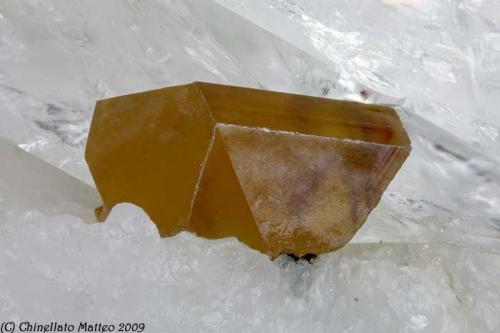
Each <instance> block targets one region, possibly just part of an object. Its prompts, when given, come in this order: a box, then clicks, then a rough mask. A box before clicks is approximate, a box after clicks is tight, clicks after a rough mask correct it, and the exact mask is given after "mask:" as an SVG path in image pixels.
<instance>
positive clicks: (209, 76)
mask: <svg viewBox="0 0 500 333" xmlns="http://www.w3.org/2000/svg"><path fill="white" fill-rule="evenodd" d="M499 12H500V3H499V2H498V1H493V0H490V1H487V0H483V1H481V0H464V1H454V0H452V1H430V0H405V1H403V0H399V1H398V0H384V1H379V0H367V1H364V0H359V1H352V0H345V1H335V3H334V4H333V3H332V2H331V1H328V0H324V1H299V0H278V1H270V0H269V1H267V0H255V1H254V0H252V1H235V0H234V1H230V0H217V1H213V0H208V1H180V0H170V1H167V0H165V1H163V0H162V1H160V0H151V1H148V2H139V1H118V0H117V1H114V0H111V1H106V2H103V1H99V0H88V1H58V0H45V1H33V0H17V1H14V0H12V1H3V2H2V5H1V11H0V105H1V108H0V110H1V111H0V136H2V137H7V138H8V139H9V140H11V141H13V142H15V143H16V144H18V145H19V146H20V147H21V148H23V149H25V150H27V151H29V152H31V153H33V154H35V155H37V156H39V157H41V158H43V159H44V160H46V161H48V162H49V163H51V164H52V165H54V166H56V167H58V168H60V169H62V170H64V171H67V172H69V173H71V174H72V175H74V176H77V177H78V178H80V179H82V180H84V181H85V182H88V183H91V181H90V179H91V178H90V175H89V173H88V171H87V169H86V166H85V162H84V160H83V147H84V143H85V140H86V136H87V131H88V128H89V124H90V117H91V110H92V109H93V106H94V102H95V100H97V99H102V98H105V97H111V96H116V95H122V94H126V93H131V92H137V91H144V90H149V89H154V88H161V87H165V86H170V85H176V84H181V83H187V82H191V81H196V80H202V81H213V82H220V83H230V84H235V85H247V86H250V87H260V88H266V89H273V90H282V91H289V92H298V93H305V94H310V95H318V96H326V97H334V98H343V99H351V100H356V101H361V102H365V101H366V102H380V103H395V104H398V105H399V106H400V107H399V113H400V117H401V118H402V120H403V122H404V125H405V127H406V128H407V129H408V131H409V133H410V136H411V140H412V146H413V149H412V154H411V155H410V157H409V159H408V160H407V162H406V163H405V165H404V167H403V168H402V170H401V172H400V173H399V174H398V175H397V177H396V179H395V180H394V182H393V183H392V184H391V186H390V187H389V188H388V191H387V192H386V194H385V195H384V196H383V198H382V201H381V203H380V205H379V206H378V207H377V209H375V210H374V211H373V213H372V214H371V215H370V218H369V219H368V221H367V222H366V224H365V225H364V226H363V228H361V230H360V231H359V233H358V234H357V235H356V237H355V239H354V240H353V241H354V243H360V242H362V243H367V242H368V243H371V244H370V245H368V244H354V243H353V244H352V245H350V246H353V247H357V248H358V249H363V248H364V247H365V246H367V247H366V250H362V251H361V252H346V251H347V249H346V250H342V251H341V252H338V253H332V254H329V255H327V256H324V257H323V256H322V257H321V258H320V259H319V260H318V261H317V262H316V263H315V264H313V265H305V264H304V263H300V264H295V263H293V262H289V261H287V259H286V258H281V257H280V258H278V259H277V261H275V262H270V261H269V260H268V259H267V258H266V257H265V256H263V255H261V254H259V253H257V252H252V251H250V250H248V249H247V248H246V247H244V246H243V245H241V244H239V243H237V242H236V241H235V240H234V239H229V240H219V241H206V240H202V239H199V238H195V237H193V236H192V235H190V234H181V235H179V236H177V237H175V238H172V239H168V240H160V239H159V238H158V234H157V233H156V231H155V229H154V228H153V224H152V223H151V222H149V221H148V219H146V218H144V216H143V215H141V214H142V213H141V214H139V215H140V216H141V217H137V218H134V217H133V216H135V215H133V214H134V213H132V212H130V211H128V208H127V209H125V210H123V212H121V213H120V211H117V212H116V213H117V214H118V215H116V218H115V219H114V220H112V221H111V222H110V223H105V224H97V225H85V224H83V223H80V222H79V221H78V219H77V218H76V217H75V216H68V215H64V216H59V217H50V218H48V217H45V216H43V215H42V214H41V213H37V212H36V211H34V210H33V208H36V207H35V206H33V205H29V206H27V207H25V211H24V213H22V212H19V211H10V212H4V211H2V212H1V213H0V214H1V215H0V220H1V223H0V228H1V230H2V231H1V232H0V266H1V267H2V269H1V271H0V317H1V318H2V320H3V318H11V319H13V320H52V319H60V320H73V319H74V320H77V319H78V320H85V319H89V320H92V319H94V320H99V319H100V318H104V317H106V318H111V319H113V318H118V317H119V316H123V317H126V319H135V318H137V319H140V320H144V321H145V322H146V323H147V324H148V325H149V327H151V331H152V332H165V331H179V330H183V331H192V332H195V331H200V330H205V331H217V330H219V331H229V332H230V331H235V330H242V331H243V330H244V329H246V330H247V331H268V332H279V331H286V332H290V331H298V332H304V331H307V332H311V331H314V332H315V331H332V330H333V331H335V330H337V331H342V330H345V331H351V332H365V331H367V330H369V331H374V332H377V331H378V332H399V331H403V332H404V331H406V332H439V331H451V332H471V331H472V332H498V331H499V329H500V323H499V319H498V313H500V305H499V304H500V302H499V290H500V288H499V286H498V276H499V272H498V270H499V267H500V264H499V262H498V254H499V253H500V242H499V238H500V227H499V226H500V220H499V216H500V200H499V198H500V185H499V184H500V176H499V171H498V170H500V165H499V162H498V156H499V154H498V152H499V147H500V145H499V115H500V113H498V112H497V111H498V110H497V108H498V104H499V102H500V88H499V86H500V84H499V81H498V80H499V77H500V38H499V30H500V16H499V15H498V13H499ZM0 163H2V164H5V163H11V164H8V165H14V164H12V162H6V161H5V160H4V159H3V158H2V159H1V160H0ZM54 177H56V176H55V175H54ZM18 179H20V180H23V178H22V177H20V178H18ZM54 182H56V181H55V180H54ZM11 184H12V185H9V187H7V188H5V187H4V188H1V191H2V192H1V193H0V197H2V198H4V197H6V196H7V195H6V194H7V192H10V193H13V192H12V189H11V188H10V187H12V186H15V185H14V184H13V183H11ZM19 186H21V187H23V188H29V186H28V187H26V186H25V184H20V185H19ZM40 209H41V208H40ZM50 209H51V208H50V207H48V210H50ZM41 210H42V211H45V210H44V209H41ZM120 214H122V215H120ZM112 215H113V213H112ZM380 241H383V244H380ZM388 243H391V244H388ZM392 243H397V244H394V245H393V244H392ZM356 299H357V300H356Z"/></svg>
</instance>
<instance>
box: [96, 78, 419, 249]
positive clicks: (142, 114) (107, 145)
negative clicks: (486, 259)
mask: <svg viewBox="0 0 500 333" xmlns="http://www.w3.org/2000/svg"><path fill="white" fill-rule="evenodd" d="M409 152H410V141H409V139H408V136H407V135H406V132H405V130H404V128H403V127H402V125H401V122H400V120H399V117H398V116H397V114H396V113H395V112H394V110H393V109H391V108H389V107H384V106H375V105H367V104H360V103H353V102H343V101H336V100H328V99H324V98H314V97H307V96H303V95H295V94H285V93H277V92H270V91H263V90H257V89H248V88H240V87H233V86H226V85H217V84H208V83H201V82H197V83H193V84H189V85H184V86H176V87H170V88H165V89H160V90H155V91H150V92H144V93H138V94H133V95H128V96H122V97H115V98H111V99H107V100H102V101H99V102H98V103H97V106H96V109H95V113H94V118H93V121H92V126H91V130H90V134H89V139H88V143H87V149H86V158H87V161H88V164H89V167H90V170H91V172H92V174H93V176H94V179H95V181H96V185H97V188H98V190H99V191H100V193H101V196H102V198H103V201H104V204H103V206H102V207H100V208H99V209H98V210H97V215H98V218H99V219H100V220H103V219H105V217H106V216H107V214H108V213H109V211H110V210H111V208H112V207H113V206H114V205H115V204H117V203H120V202H131V203H134V204H136V205H138V206H140V207H142V208H144V210H145V211H146V212H147V213H148V214H149V216H150V217H151V219H152V220H153V221H154V222H155V223H156V225H157V226H158V229H159V232H160V234H161V235H162V236H172V235H174V234H176V233H177V232H179V231H181V230H189V231H192V232H195V233H196V234H198V235H199V236H203V237H207V238H223V237H230V236H235V237H237V238H238V239H239V240H240V241H242V242H244V243H246V244H247V245H249V246H250V247H252V248H255V249H258V250H260V251H262V252H264V253H267V254H268V255H270V256H271V257H276V256H277V255H279V254H280V253H292V254H294V255H296V256H299V257H300V256H303V255H305V254H308V253H312V254H320V253H323V252H328V251H331V250H333V249H337V248H339V247H342V246H343V245H345V244H346V243H347V242H348V241H349V240H350V239H351V238H352V237H353V236H354V233H355V232H356V231H357V230H358V229H359V227H360V226H361V225H362V224H363V222H364V221H365V220H366V217H367V216H368V213H369V212H370V211H371V209H372V208H373V207H375V205H376V204H377V203H378V201H379V200H380V196H381V195H382V193H383V191H384V190H385V188H386V187H387V185H388V183H389V182H390V180H391V179H392V177H393V176H394V174H395V173H396V172H397V170H398V169H399V167H400V166H401V164H402V163H403V162H404V160H405V159H406V157H407V156H408V154H409Z"/></svg>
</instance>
